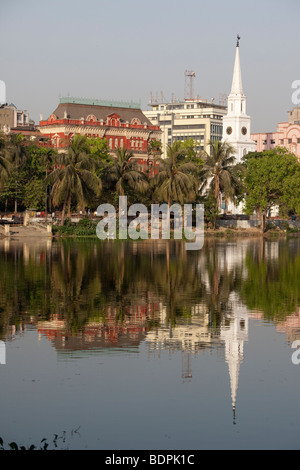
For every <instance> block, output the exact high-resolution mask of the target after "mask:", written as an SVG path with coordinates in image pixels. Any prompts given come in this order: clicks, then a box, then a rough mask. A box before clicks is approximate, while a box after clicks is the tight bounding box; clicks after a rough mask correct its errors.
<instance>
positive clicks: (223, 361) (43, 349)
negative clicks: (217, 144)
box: [0, 238, 300, 450]
mask: <svg viewBox="0 0 300 470" xmlns="http://www.w3.org/2000/svg"><path fill="white" fill-rule="evenodd" d="M0 272H1V280H0V283H1V291H0V382H1V387H0V416H1V424H0V437H2V439H3V440H4V442H6V443H9V442H11V441H15V442H17V443H18V444H20V445H26V446H28V445H30V444H35V445H39V443H40V442H41V440H42V439H43V438H45V439H47V442H48V444H49V448H57V449H65V448H67V449H105V450H116V449H122V450H130V449H133V450H139V449H148V450H151V449H156V450H159V449H161V450H172V449H173V450H176V449H185V450H197V449H299V448H300V443H299V434H300V433H299V431H300V412H299V390H300V388H299V386H300V364H299V365H296V364H294V363H293V362H292V354H293V353H294V352H295V351H296V350H295V349H292V344H293V342H294V341H295V340H297V339H300V310H299V307H300V239H299V238H294V239H290V240H277V241H262V240H254V239H241V240H238V241H231V242H223V241H220V240H207V241H206V243H205V246H204V248H203V249H202V250H201V251H199V252H192V251H190V252H187V251H186V250H185V249H184V243H181V242H174V241H170V242H168V241H155V242H151V241H147V242H128V243H127V242H126V243H121V242H114V241H109V242H100V241H99V240H80V241H74V240H71V241H69V240H65V241H53V242H52V241H51V240H46V241H41V242H39V244H37V243H32V244H30V243H19V242H18V241H13V240H11V241H8V240H6V241H1V243H0ZM299 356H300V355H299Z"/></svg>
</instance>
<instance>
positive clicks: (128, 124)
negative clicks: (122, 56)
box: [39, 98, 161, 165]
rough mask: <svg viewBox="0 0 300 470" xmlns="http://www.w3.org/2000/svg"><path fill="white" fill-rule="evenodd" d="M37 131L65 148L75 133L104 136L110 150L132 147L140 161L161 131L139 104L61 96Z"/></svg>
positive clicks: (57, 146) (58, 146)
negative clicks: (58, 102)
mask: <svg viewBox="0 0 300 470" xmlns="http://www.w3.org/2000/svg"><path fill="white" fill-rule="evenodd" d="M39 130H40V132H41V133H42V134H43V135H45V136H47V137H49V138H50V140H51V142H52V145H53V146H54V147H55V148H58V149H62V148H64V147H66V146H67V145H68V144H69V143H70V142H71V141H72V138H73V136H74V135H76V134H79V135H86V136H87V137H94V138H101V139H104V138H105V139H107V142H108V145H109V148H110V150H111V151H112V152H113V151H114V150H115V149H116V148H117V147H119V148H122V147H125V148H126V149H130V150H132V152H133V154H134V156H135V157H137V158H139V160H140V161H139V163H140V164H142V165H143V164H145V163H146V161H147V144H148V142H149V141H150V140H160V136H161V131H160V128H159V127H158V126H153V125H152V123H151V121H150V120H149V119H148V118H147V117H146V116H145V115H144V114H143V112H142V110H141V109H139V107H138V105H134V104H133V103H127V104H126V103H119V104H117V103H115V104H111V105H109V103H104V102H101V101H92V100H81V99H76V98H61V99H60V104H59V105H58V107H57V108H56V109H55V111H53V113H52V114H51V116H50V117H49V118H48V119H47V120H41V121H40V123H39Z"/></svg>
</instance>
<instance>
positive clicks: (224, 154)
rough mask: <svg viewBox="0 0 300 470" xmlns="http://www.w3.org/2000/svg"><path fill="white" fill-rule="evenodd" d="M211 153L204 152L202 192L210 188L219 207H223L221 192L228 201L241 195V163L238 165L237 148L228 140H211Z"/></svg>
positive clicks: (201, 177) (201, 178)
mask: <svg viewBox="0 0 300 470" xmlns="http://www.w3.org/2000/svg"><path fill="white" fill-rule="evenodd" d="M210 146H211V154H208V153H207V152H204V154H203V159H204V164H203V169H202V171H201V176H200V181H201V183H202V185H201V192H202V193H203V192H205V190H208V193H210V192H213V194H214V197H215V200H216V205H217V208H218V209H220V207H221V194H223V196H224V198H225V200H226V202H227V201H228V200H231V201H234V200H235V198H236V197H237V196H238V195H240V193H241V190H242V184H241V180H240V178H239V174H238V171H240V170H241V165H236V164H235V161H236V158H235V156H234V153H235V149H234V148H233V147H232V146H231V145H230V144H228V143H227V142H220V141H216V142H211V141H210Z"/></svg>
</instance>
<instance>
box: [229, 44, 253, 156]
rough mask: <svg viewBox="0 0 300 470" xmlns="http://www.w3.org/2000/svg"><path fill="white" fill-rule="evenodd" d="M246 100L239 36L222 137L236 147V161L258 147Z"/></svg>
mask: <svg viewBox="0 0 300 470" xmlns="http://www.w3.org/2000/svg"><path fill="white" fill-rule="evenodd" d="M246 102H247V98H246V96H245V94H244V91H243V84H242V74H241V65H240V37H239V36H237V44H236V55H235V63H234V70H233V78H232V87H231V92H230V95H229V96H228V108H227V115H226V116H224V117H223V139H222V140H223V142H224V141H227V142H228V143H229V144H231V145H232V146H233V147H234V148H235V150H236V153H235V157H236V163H238V162H240V161H241V159H242V158H243V156H244V155H246V154H247V153H248V152H254V151H255V148H256V144H255V142H253V141H252V140H251V139H250V127H251V118H250V116H247V114H246Z"/></svg>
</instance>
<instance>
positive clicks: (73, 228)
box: [52, 218, 300, 238]
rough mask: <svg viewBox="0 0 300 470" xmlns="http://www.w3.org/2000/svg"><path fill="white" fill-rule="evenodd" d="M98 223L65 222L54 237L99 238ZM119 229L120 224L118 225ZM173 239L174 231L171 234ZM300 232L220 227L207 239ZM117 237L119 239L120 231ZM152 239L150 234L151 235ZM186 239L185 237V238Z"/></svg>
mask: <svg viewBox="0 0 300 470" xmlns="http://www.w3.org/2000/svg"><path fill="white" fill-rule="evenodd" d="M96 227H97V222H95V221H93V220H91V219H88V218H86V219H81V220H80V221H79V222H78V223H77V224H76V223H72V222H71V221H70V220H69V219H66V220H65V223H64V225H62V226H56V225H54V226H53V228H52V232H53V236H54V237H63V238H65V237H75V238H79V237H91V238H97V234H96ZM117 227H118V224H117ZM170 234H171V238H173V230H171V232H170ZM299 235H300V230H299V229H296V228H295V229H293V228H290V227H289V225H288V223H287V224H286V225H285V226H284V227H282V228H278V227H274V226H269V227H268V229H267V231H266V232H264V233H262V232H261V231H260V229H258V228H250V229H242V228H223V227H219V228H216V229H215V230H214V229H205V230H204V236H205V237H219V238H236V237H261V236H264V237H270V238H271V237H272V238H273V237H285V236H299ZM116 237H117V238H118V230H117V234H116ZM149 238H150V233H149ZM183 238H184V237H183Z"/></svg>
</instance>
